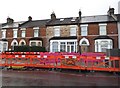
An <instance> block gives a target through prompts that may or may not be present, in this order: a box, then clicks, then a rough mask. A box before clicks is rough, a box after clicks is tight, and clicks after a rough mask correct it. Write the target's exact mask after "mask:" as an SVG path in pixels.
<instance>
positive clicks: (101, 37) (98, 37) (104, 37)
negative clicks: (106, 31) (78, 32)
mask: <svg viewBox="0 0 120 88" xmlns="http://www.w3.org/2000/svg"><path fill="white" fill-rule="evenodd" d="M97 39H111V40H113V39H112V38H110V37H109V36H97V37H96V38H95V39H94V40H97Z"/></svg>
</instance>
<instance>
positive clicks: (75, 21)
mask: <svg viewBox="0 0 120 88" xmlns="http://www.w3.org/2000/svg"><path fill="white" fill-rule="evenodd" d="M70 24H78V17H69V18H57V19H55V20H51V21H49V23H47V26H51V25H70Z"/></svg>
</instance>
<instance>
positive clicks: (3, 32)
mask: <svg viewBox="0 0 120 88" xmlns="http://www.w3.org/2000/svg"><path fill="white" fill-rule="evenodd" d="M1 32H2V36H1V37H2V38H6V29H4V30H1Z"/></svg>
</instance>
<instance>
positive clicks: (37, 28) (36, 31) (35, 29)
mask: <svg viewBox="0 0 120 88" xmlns="http://www.w3.org/2000/svg"><path fill="white" fill-rule="evenodd" d="M33 29H34V37H38V36H39V27H34V28H33Z"/></svg>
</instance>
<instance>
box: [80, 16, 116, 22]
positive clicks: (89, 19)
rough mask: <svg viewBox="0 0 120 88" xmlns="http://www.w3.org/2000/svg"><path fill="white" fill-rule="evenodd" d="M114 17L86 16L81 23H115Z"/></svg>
mask: <svg viewBox="0 0 120 88" xmlns="http://www.w3.org/2000/svg"><path fill="white" fill-rule="evenodd" d="M114 21H116V20H115V19H114V18H113V17H111V16H108V15H96V16H84V17H82V18H81V20H80V21H79V23H96V22H114Z"/></svg>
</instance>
